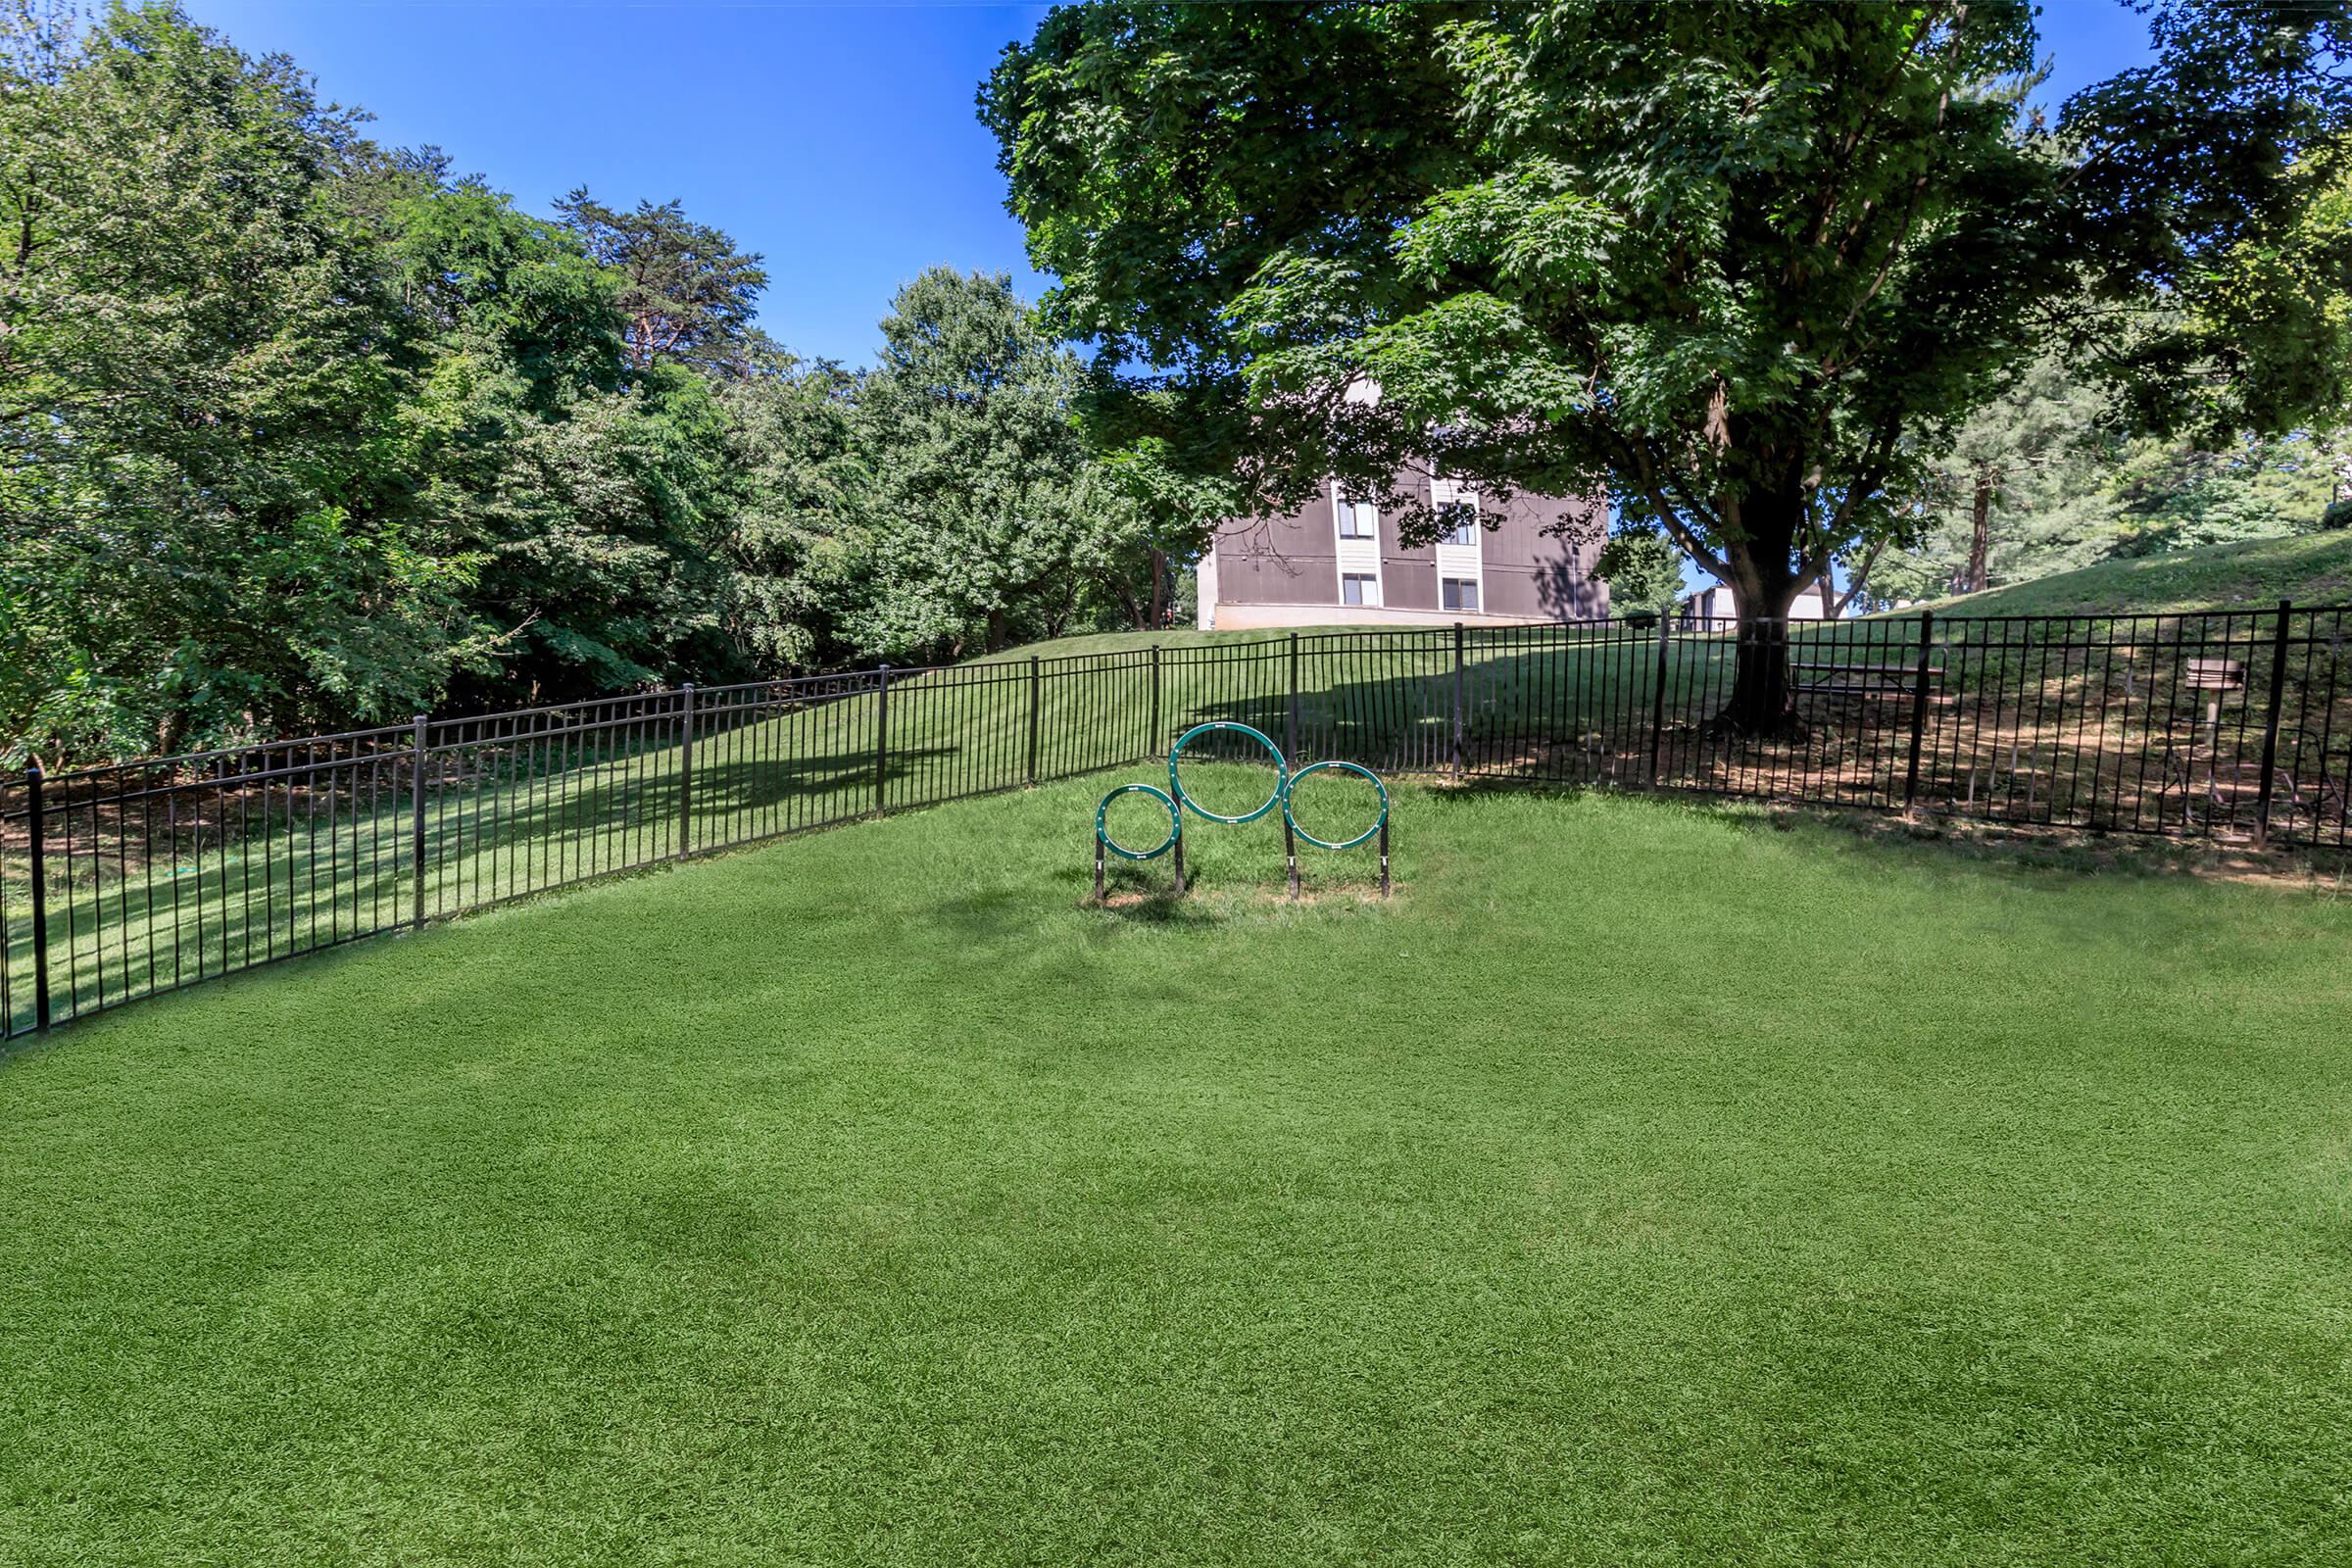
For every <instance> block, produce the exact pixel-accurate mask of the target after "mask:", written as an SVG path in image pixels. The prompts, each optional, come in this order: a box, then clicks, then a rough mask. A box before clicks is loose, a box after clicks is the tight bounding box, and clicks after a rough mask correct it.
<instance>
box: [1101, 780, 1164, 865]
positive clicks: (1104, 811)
mask: <svg viewBox="0 0 2352 1568" xmlns="http://www.w3.org/2000/svg"><path fill="white" fill-rule="evenodd" d="M1122 795H1149V796H1151V797H1152V799H1153V800H1155V801H1157V802H1158V803H1159V804H1160V805H1162V806H1164V807H1166V808H1167V809H1168V836H1167V837H1166V838H1164V839H1161V840H1160V841H1159V844H1158V846H1157V847H1156V848H1153V849H1149V850H1131V849H1129V848H1127V846H1126V845H1124V844H1121V843H1120V842H1119V841H1118V840H1117V839H1114V838H1112V837H1111V836H1110V823H1109V817H1110V803H1111V802H1113V801H1115V800H1117V799H1118V798H1119V797H1120V796H1122ZM1183 835H1184V817H1183V816H1182V815H1181V814H1180V813H1179V812H1178V811H1177V809H1176V803H1175V801H1173V800H1172V799H1170V798H1169V796H1168V792H1167V791H1165V790H1163V789H1161V788H1160V787H1159V786H1158V785H1156V784H1122V785H1120V786H1119V787H1118V788H1117V789H1115V790H1112V791H1111V792H1110V793H1109V794H1108V795H1105V796H1103V804H1102V805H1100V806H1098V807H1096V808H1095V842H1096V843H1098V844H1100V845H1102V846H1103V848H1104V849H1106V850H1108V851H1109V852H1110V853H1111V854H1113V855H1115V856H1117V857H1118V858H1120V859H1122V860H1156V859H1158V858H1160V857H1161V856H1163V855H1165V854H1167V853H1168V852H1169V851H1170V850H1172V849H1174V848H1175V847H1176V841H1177V839H1179V838H1181V837H1182V836H1183ZM1095 870H1096V880H1097V881H1101V880H1102V867H1101V866H1099V865H1098V866H1097V867H1096V868H1095ZM1098 891H1100V890H1098Z"/></svg>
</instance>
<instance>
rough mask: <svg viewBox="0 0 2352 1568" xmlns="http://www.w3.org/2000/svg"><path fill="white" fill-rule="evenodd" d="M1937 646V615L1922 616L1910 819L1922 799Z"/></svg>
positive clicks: (1907, 796)
mask: <svg viewBox="0 0 2352 1568" xmlns="http://www.w3.org/2000/svg"><path fill="white" fill-rule="evenodd" d="M1935 646H1936V612H1934V611H1933V610H1923V611H1921V612H1920V613H1919V667H1918V669H1917V670H1916V671H1914V672H1913V676H1912V687H1911V760H1910V761H1908V762H1907V763H1905V764H1904V767H1903V814H1904V815H1905V816H1909V815H1910V814H1911V810H1912V807H1913V804H1914V803H1915V802H1917V801H1918V799H1919V751H1920V743H1921V742H1922V741H1924V740H1925V739H1926V738H1927V733H1928V662H1929V655H1930V653H1931V651H1932V650H1933V649H1934V648H1935Z"/></svg>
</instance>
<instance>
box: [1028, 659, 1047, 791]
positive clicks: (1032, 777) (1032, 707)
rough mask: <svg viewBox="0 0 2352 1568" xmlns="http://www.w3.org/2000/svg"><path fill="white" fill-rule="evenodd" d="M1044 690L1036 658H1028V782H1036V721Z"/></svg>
mask: <svg viewBox="0 0 2352 1568" xmlns="http://www.w3.org/2000/svg"><path fill="white" fill-rule="evenodd" d="M1044 691H1045V688H1044V686H1043V685H1042V684H1041V681H1040V677H1039V675H1038V670H1037V656H1036V655H1035V654H1031V655H1030V656H1029V782H1030V783H1031V784H1032V785H1034V784H1036V782H1037V720H1038V710H1039V708H1040V707H1041V706H1042V705H1041V702H1040V699H1041V698H1042V697H1043V695H1044Z"/></svg>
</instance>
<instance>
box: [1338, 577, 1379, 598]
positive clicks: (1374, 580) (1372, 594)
mask: <svg viewBox="0 0 2352 1568" xmlns="http://www.w3.org/2000/svg"><path fill="white" fill-rule="evenodd" d="M1340 603H1341V604H1343V605H1378V604H1379V603H1380V579H1379V578H1378V577H1375V576H1373V575H1372V574H1371V573H1370V572H1362V571H1345V572H1342V573H1341V574H1340Z"/></svg>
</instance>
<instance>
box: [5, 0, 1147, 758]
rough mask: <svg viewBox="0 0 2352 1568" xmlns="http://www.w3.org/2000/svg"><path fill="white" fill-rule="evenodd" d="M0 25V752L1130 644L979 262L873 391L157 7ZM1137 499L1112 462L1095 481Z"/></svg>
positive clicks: (1118, 516)
mask: <svg viewBox="0 0 2352 1568" xmlns="http://www.w3.org/2000/svg"><path fill="white" fill-rule="evenodd" d="M0 27H4V42H0V231H4V232H5V233H6V234H7V235H8V236H9V243H8V244H7V246H6V248H5V251H0V751H6V752H7V753H8V755H9V756H10V757H11V758H12V759H14V760H18V761H21V760H23V759H24V757H25V755H26V754H27V753H30V754H33V755H40V756H43V757H44V758H45V759H46V760H49V761H50V762H51V763H52V764H53V765H54V764H55V763H57V762H58V761H60V760H65V761H72V760H88V759H90V758H91V757H93V756H104V755H118V756H121V755H142V754H151V753H157V752H171V751H180V750H188V749H193V748H196V747H200V746H203V745H207V744H211V743H214V742H219V741H226V740H231V739H238V738H245V737H250V736H253V735H257V734H262V735H266V734H288V733H301V732H305V731H321V730H331V729H335V728H338V727H342V726H345V725H349V724H356V723H370V722H380V721H385V720H388V719H397V718H400V717H403V716H405V715H406V714H408V713H410V712H412V711H417V710H420V709H424V708H428V707H430V708H434V709H437V710H438V711H465V710H468V709H481V708H495V707H511V706H515V705H517V704H521V703H527V702H533V701H550V700H558V699H568V698H573V697H578V696H583V695H588V694H593V693H602V692H613V691H623V690H628V689H632V688H635V687H641V686H647V685H659V684H664V683H674V682H676V681H680V680H697V681H711V680H723V679H730V678H734V679H741V678H750V677H755V676H762V675H769V674H781V673H786V672H791V671H796V670H805V669H809V668H811V667H819V666H823V665H826V664H830V663H837V662H846V661H865V662H871V661H873V660H876V659H883V660H890V661H893V662H901V663H907V662H925V661H931V660H941V659H952V658H955V657H957V656H960V655H965V654H969V653H973V652H976V651H980V650H983V649H986V648H993V647H998V646H1002V645H1003V644H1005V642H1007V641H1010V640H1015V639H1026V638H1034V637H1041V636H1051V635H1055V634H1059V633H1063V632H1068V631H1076V630H1083V629H1088V628H1094V627H1105V626H1137V625H1146V624H1150V623H1151V622H1152V619H1153V618H1154V617H1155V616H1157V615H1159V614H1160V613H1163V612H1164V611H1165V609H1166V607H1167V604H1168V599H1169V592H1170V585H1171V572H1170V569H1169V567H1168V564H1167V557H1166V553H1165V551H1166V545H1167V543H1168V541H1166V540H1164V539H1162V538H1160V537H1159V536H1158V535H1156V534H1155V533H1154V532H1153V529H1152V519H1153V518H1154V517H1155V516H1157V517H1166V516H1168V515H1170V514H1169V504H1168V497H1167V496H1166V495H1165V494H1164V492H1163V493H1161V494H1158V495H1155V496H1152V497H1151V498H1150V504H1149V505H1146V504H1145V502H1144V500H1143V499H1140V498H1139V494H1140V493H1139V491H1138V489H1137V487H1136V485H1135V484H1134V483H1133V482H1131V481H1130V480H1129V479H1127V478H1126V477H1124V476H1123V474H1122V472H1121V471H1120V470H1118V469H1115V468H1113V467H1112V466H1107V465H1105V464H1104V463H1103V462H1102V461H1100V460H1098V459H1097V458H1096V457H1095V456H1094V455H1093V454H1092V452H1091V450H1090V448H1089V447H1088V446H1087V444H1086V443H1085V441H1084V440H1083V438H1082V436H1081V434H1080V432H1079V431H1078V430H1077V428H1076V427H1075V426H1074V425H1073V423H1072V421H1071V417H1070V403H1071V397H1072V391H1073V386H1074V383H1075V381H1076V379H1077V378H1078V376H1079V375H1080V373H1081V368H1080V365H1079V362H1078V360H1077V358H1076V357H1075V356H1074V355H1073V354H1072V353H1071V352H1070V350H1069V349H1068V348H1067V347H1065V346H1064V345H1062V344H1060V343H1058V342H1056V341H1054V339H1053V338H1052V337H1051V336H1050V335H1048V334H1047V333H1046V332H1045V331H1043V330H1042V329H1041V328H1040V327H1039V326H1038V324H1037V322H1036V320H1035V319H1034V317H1033V316H1032V314H1031V312H1030V310H1029V309H1028V307H1027V306H1026V305H1024V304H1023V303H1022V302H1021V301H1020V300H1018V299H1016V298H1015V297H1014V296H1013V293H1012V291H1011V288H1010V285H1009V282H1008V280H1007V279H1006V278H1005V277H1004V276H1003V275H994V276H989V275H978V274H968V273H963V272H958V271H956V270H949V269H945V268H940V269H934V270H929V271H926V272H925V273H923V274H922V275H921V276H920V277H918V278H916V279H915V280H913V281H912V282H910V283H908V284H907V285H906V286H905V287H903V288H902V289H901V290H900V291H899V292H898V294H897V296H896V298H895V299H893V300H892V301H891V302H890V309H889V314H888V315H887V316H886V317H885V318H884V319H883V320H882V323H881V328H882V338H883V343H884V347H883V349H882V352H881V354H880V357H879V359H878V362H877V363H876V364H875V365H874V366H873V367H872V368H870V369H867V370H862V371H852V370H847V369H844V368H840V367H838V366H834V365H829V364H821V363H809V362H805V361H802V360H800V359H797V358H796V357H794V356H793V355H792V354H791V353H789V352H787V351H786V350H785V349H784V348H782V347H781V346H779V345H777V344H775V343H773V342H771V341H769V340H768V339H767V337H765V336H764V335H763V334H762V333H761V332H760V330H759V329H758V328H757V327H756V326H755V325H754V324H753V317H754V313H755V311H756V308H757V306H758V303H759V300H760V294H761V291H762V289H763V288H764V287H765V285H766V282H767V276H766V273H765V272H764V270H762V268H761V265H760V257H758V256H755V255H747V254H744V253H743V252H742V251H741V250H740V249H739V248H738V247H737V245H736V244H735V242H734V241H733V240H731V239H730V238H729V237H728V236H727V235H726V234H724V233H722V232H720V231H718V230H717V229H715V228H712V227H710V226H708V225H706V224H703V223H700V222H697V221H695V220H694V219H692V218H690V217H689V216H688V215H686V214H685V213H683V212H682V211H680V210H679V208H678V206H677V205H676V204H674V203H671V204H667V205H659V204H655V203H650V202H649V203H641V204H639V205H638V206H636V207H634V208H626V209H624V208H619V207H613V206H608V205H606V204H604V203H602V202H600V201H598V200H596V199H595V198H594V197H593V196H592V195H590V193H589V192H587V191H586V190H575V191H573V192H571V193H570V194H569V195H568V196H566V197H564V199H563V200H562V201H561V202H559V203H558V204H557V215H558V221H542V220H539V219H536V218H533V217H530V216H528V215H527V214H525V213H523V212H521V211H519V210H517V208H516V207H515V203H514V201H513V200H512V199H510V198H509V197H508V196H507V195H505V194H503V193H501V192H499V191H497V190H495V189H493V188H492V187H491V186H490V185H489V184H488V183H487V182H486V181H485V180H483V179H481V178H480V177H477V176H470V175H464V174H461V173H458V172H456V171H455V170H453V168H452V166H451V164H450V162H449V160H448V159H447V158H445V157H444V156H442V155H441V154H440V153H438V152H437V151H435V150H433V149H430V148H427V149H423V150H421V151H405V150H400V149H394V148H386V147H381V146H377V145H376V144H374V143H373V142H371V141H369V140H368V138H367V137H366V136H365V135H364V134H363V124H362V121H361V119H360V117H359V116H357V115H355V114H353V113H350V112H346V111H342V110H337V109H333V108H330V107H327V106H325V105H323V104H321V102H320V101H319V99H318V98H317V97H316V96H315V94H314V92H313V89H312V86H311V84H310V82H309V80H308V78H307V77H306V76H305V75H304V74H303V73H301V72H300V70H299V69H298V68H297V67H296V66H295V65H294V64H293V63H292V62H291V61H288V60H285V59H282V58H271V59H255V58H252V57H250V56H247V55H245V54H242V53H240V52H239V51H238V50H236V49H235V48H234V47H232V46H231V45H230V44H229V43H228V42H227V41H226V40H224V39H222V38H221V37H219V36H217V35H215V34H212V33H210V32H208V31H206V30H205V29H202V28H200V27H197V26H195V25H192V24H191V23H190V22H189V21H188V19H187V18H186V17H185V16H184V15H183V14H181V13H180V12H179V11H178V10H177V9H176V8H175V7H173V6H170V5H150V6H144V7H140V8H137V9H128V8H116V9H113V10H110V11H108V12H107V13H106V14H105V15H104V16H103V17H102V18H100V19H99V20H97V21H96V22H95V24H94V25H88V26H87V27H81V26H77V25H75V23H74V19H73V18H72V17H71V16H70V15H65V14H61V13H57V12H54V11H52V10H51V9H50V8H47V7H43V6H37V5H34V4H31V3H28V0H12V3H10V4H9V5H8V6H7V7H6V8H5V22H4V24H0ZM1127 471H1128V472H1132V467H1130V469H1129V470H1127Z"/></svg>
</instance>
